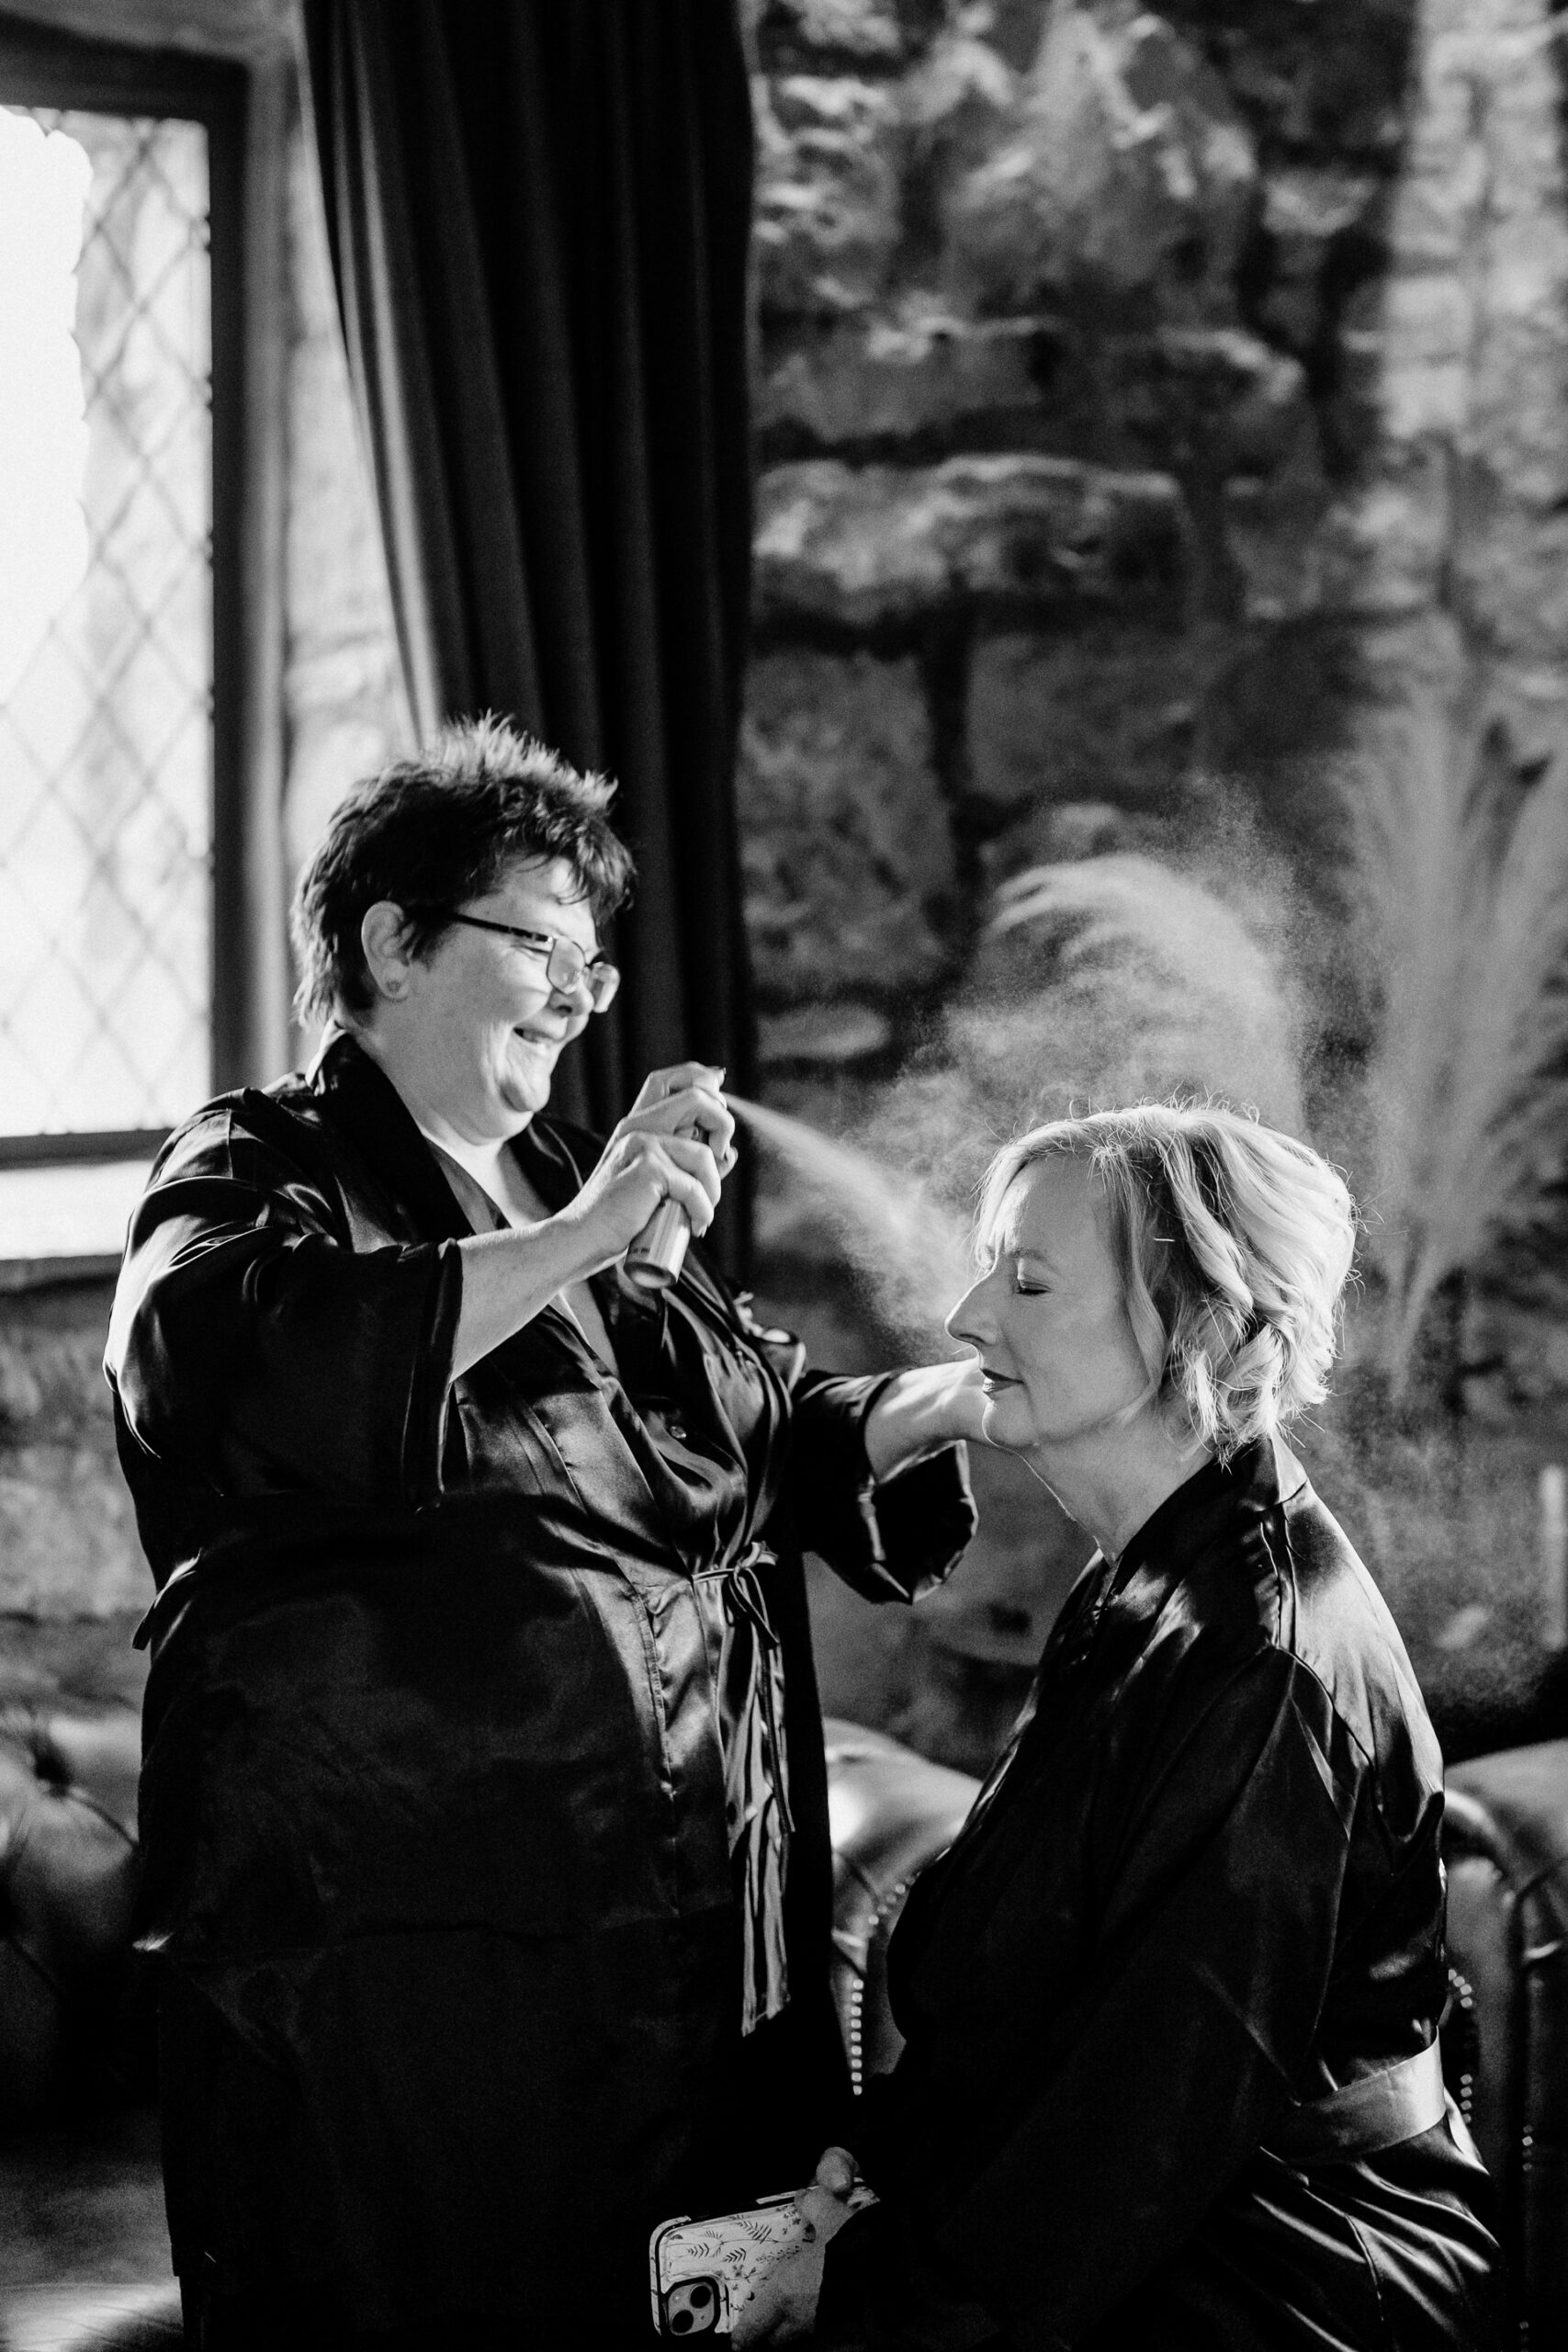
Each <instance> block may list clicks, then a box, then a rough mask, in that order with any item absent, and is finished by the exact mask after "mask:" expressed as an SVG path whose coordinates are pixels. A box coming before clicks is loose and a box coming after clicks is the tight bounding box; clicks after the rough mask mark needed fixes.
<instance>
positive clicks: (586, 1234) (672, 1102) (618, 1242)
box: [560, 1062, 735, 1275]
mask: <svg viewBox="0 0 1568 2352" xmlns="http://www.w3.org/2000/svg"><path fill="white" fill-rule="evenodd" d="M723 1082H724V1072H723V1070H722V1069H715V1068H714V1067H713V1065H712V1064H711V1063H708V1062H677V1063H675V1064H674V1066H673V1067H672V1068H671V1069H658V1070H654V1071H653V1072H652V1073H651V1075H650V1076H649V1078H647V1079H646V1080H644V1082H643V1085H642V1089H641V1091H640V1092H639V1093H638V1095H637V1101H636V1102H635V1103H633V1105H632V1107H631V1109H630V1110H629V1111H628V1112H627V1113H626V1117H625V1118H624V1119H623V1120H622V1121H621V1122H620V1124H619V1125H618V1126H617V1127H616V1128H615V1130H614V1132H613V1134H612V1135H611V1136H610V1139H609V1141H608V1143H606V1145H605V1147H604V1152H603V1155H602V1156H601V1158H600V1160H599V1164H598V1166H597V1167H596V1168H595V1169H594V1170H593V1172H592V1175H591V1176H590V1177H589V1179H588V1181H587V1182H586V1183H585V1184H584V1185H583V1187H582V1190H581V1192H580V1193H578V1195H577V1198H576V1199H575V1200H574V1201H573V1202H572V1203H571V1205H570V1207H569V1208H566V1209H563V1210H562V1211H561V1212H560V1222H561V1223H562V1225H563V1226H565V1227H569V1228H570V1230H571V1232H572V1234H573V1236H574V1238H575V1239H576V1240H577V1241H578V1242H579V1243H580V1245H581V1253H582V1262H581V1265H580V1266H579V1268H578V1270H577V1271H578V1273H579V1274H580V1275H584V1274H592V1273H597V1272H598V1271H599V1269H600V1268H601V1267H602V1266H608V1265H613V1264H614V1263H615V1260H616V1259H617V1258H618V1257H620V1255H621V1253H622V1251H623V1250H626V1248H627V1246H628V1245H629V1244H630V1243H631V1242H633V1241H635V1240H636V1238H637V1235H638V1234H639V1233H640V1232H641V1231H642V1228H643V1227H644V1226H645V1225H646V1224H647V1223H648V1220H649V1217H650V1216H652V1215H653V1213H654V1211H655V1209H657V1208H658V1206H659V1205H660V1202H661V1201H666V1200H671V1201H676V1202H678V1203H679V1204H680V1205H681V1207H682V1208H683V1209H684V1210H685V1212H686V1215H687V1216H688V1217H689V1218H690V1219H691V1224H692V1230H693V1232H694V1233H705V1232H706V1231H707V1228H708V1227H709V1226H710V1225H711V1224H712V1222H713V1213H714V1211H715V1209H716V1207H717V1206H718V1198H719V1190H720V1187H721V1185H722V1183H723V1181H724V1179H725V1177H726V1176H728V1173H729V1171H730V1170H731V1169H732V1168H733V1167H734V1165H735V1143H734V1137H735V1121H734V1118H733V1117H732V1116H731V1114H730V1111H729V1106H728V1103H726V1102H725V1100H724V1097H723V1096H722V1094H720V1092H719V1091H718V1090H719V1088H720V1086H721V1085H722V1084H723Z"/></svg>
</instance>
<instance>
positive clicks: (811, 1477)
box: [781, 1373, 978, 1600]
mask: <svg viewBox="0 0 1568 2352" xmlns="http://www.w3.org/2000/svg"><path fill="white" fill-rule="evenodd" d="M893 1376H894V1375H893V1374H882V1375H880V1376H877V1377H873V1378H870V1379H860V1380H855V1379H845V1378H840V1377H837V1376H835V1375H834V1374H829V1373H806V1374H803V1375H802V1376H801V1377H800V1378H799V1379H798V1380H797V1381H796V1383H795V1388H794V1392H793V1396H792V1399H791V1405H792V1420H791V1429H790V1442H789V1458H788V1464H787V1467H786V1470H785V1474H784V1492H783V1496H782V1498H781V1505H782V1509H783V1510H784V1512H785V1513H786V1514H787V1516H788V1520H789V1523H790V1525H791V1526H792V1528H793V1532H794V1536H795V1541H796V1542H797V1543H798V1544H799V1545H800V1547H801V1548H802V1550H804V1551H807V1552H815V1553H817V1554H818V1555H819V1556H820V1557H821V1558H822V1559H824V1560H826V1561H827V1563H828V1566H829V1567H830V1568H832V1569H833V1570H834V1572H835V1573H836V1574H837V1575H839V1576H840V1577H842V1578H843V1579H844V1582H845V1583H846V1584H848V1585H851V1586H852V1587H853V1589H855V1590H856V1591H857V1592H859V1593H860V1594H862V1595H863V1598H865V1599H866V1600H919V1598H920V1596H921V1595H922V1594H923V1593H927V1592H931V1591H932V1590H933V1589H935V1587H936V1586H938V1585H939V1584H941V1583H942V1581H943V1579H944V1578H945V1577H947V1576H949V1575H950V1574H951V1572H952V1570H953V1567H954V1566H956V1565H957V1563H958V1561H959V1560H960V1559H962V1557H963V1555H964V1551H965V1549H966V1548H967V1546H968V1544H969V1541H970V1538H971V1537H972V1536H973V1534H974V1532H975V1529H976V1525H977V1523H978V1522H977V1519H976V1510H975V1499H974V1497H973V1495H972V1494H971V1493H970V1490H969V1457H968V1453H967V1450H966V1449H965V1448H964V1446H963V1445H962V1444H956V1445H949V1446H943V1447H942V1450H941V1451H940V1452H939V1453H932V1454H928V1455H927V1456H926V1457H925V1458H924V1460H922V1461H919V1462H916V1463H913V1464H910V1466H909V1467H908V1469H907V1470H901V1471H899V1472H898V1473H897V1475H896V1476H893V1477H891V1478H885V1479H882V1480H881V1481H878V1480H877V1479H876V1477H875V1476H874V1474H873V1471H872V1467H871V1463H870V1460H869V1458H868V1457H867V1454H866V1450H865V1424H866V1421H867V1419H868V1418H869V1416H870V1413H871V1409H872V1408H873V1406H874V1404H875V1403H876V1400H877V1398H878V1397H880V1396H881V1394H882V1392H883V1390H884V1389H885V1388H886V1385H887V1383H888V1381H889V1379H891V1378H892V1377H893Z"/></svg>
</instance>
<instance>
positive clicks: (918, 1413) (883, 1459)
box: [865, 1372, 950, 1480]
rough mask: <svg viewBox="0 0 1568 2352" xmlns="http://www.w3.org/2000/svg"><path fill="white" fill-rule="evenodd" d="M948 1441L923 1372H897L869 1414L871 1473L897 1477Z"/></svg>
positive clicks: (867, 1435)
mask: <svg viewBox="0 0 1568 2352" xmlns="http://www.w3.org/2000/svg"><path fill="white" fill-rule="evenodd" d="M948 1442H950V1441H949V1434H948V1431H947V1430H946V1429H945V1428H944V1427H943V1426H942V1420H941V1417H940V1414H939V1413H938V1411H937V1410H936V1409H935V1403H934V1400H933V1399H932V1398H931V1397H930V1396H929V1395H928V1394H927V1393H926V1383H925V1381H924V1379H923V1378H922V1375H921V1374H919V1372H899V1373H895V1374H894V1375H893V1378H892V1379H891V1380H890V1381H889V1382H888V1384H887V1385H886V1388H884V1390H883V1392H882V1394H881V1396H880V1397H878V1398H877V1400H876V1402H875V1404H874V1406H873V1407H872V1408H871V1411H870V1412H869V1413H868V1414H867V1416H866V1423H865V1452H866V1459H867V1461H868V1462H869V1463H870V1464H871V1474H872V1476H873V1477H874V1478H876V1479H878V1480H881V1479H883V1478H891V1477H895V1476H897V1473H898V1472H899V1471H900V1470H908V1469H912V1468H913V1466H914V1464H916V1463H917V1462H919V1460H920V1459H921V1458H922V1456H924V1455H925V1454H928V1453H935V1452H936V1451H937V1449H938V1448H939V1447H941V1446H943V1445H946V1444H947V1443H948Z"/></svg>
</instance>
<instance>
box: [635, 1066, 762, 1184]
mask: <svg viewBox="0 0 1568 2352" xmlns="http://www.w3.org/2000/svg"><path fill="white" fill-rule="evenodd" d="M723 1084H724V1072H723V1070H722V1069H718V1068H717V1067H716V1065H714V1064H712V1063H708V1062H676V1063H675V1064H674V1065H673V1066H672V1067H671V1069H658V1070H655V1071H653V1073H652V1074H651V1076H650V1077H649V1078H647V1079H645V1080H644V1081H643V1085H642V1089H641V1091H640V1092H639V1093H638V1095H637V1101H636V1102H635V1103H633V1105H632V1107H631V1109H630V1110H629V1111H628V1112H627V1114H626V1117H625V1118H624V1119H623V1120H622V1121H621V1123H620V1125H619V1126H618V1127H617V1128H616V1129H615V1133H616V1135H617V1136H619V1135H634V1134H636V1135H649V1134H651V1135H667V1136H673V1135H680V1134H682V1133H683V1132H687V1131H689V1130H690V1129H692V1128H695V1129H696V1130H697V1131H698V1133H699V1134H700V1135H701V1136H702V1138H703V1140H704V1142H705V1143H706V1144H707V1146H708V1148H709V1149H710V1150H711V1151H712V1152H713V1155H714V1157H715V1159H716V1160H718V1161H719V1162H720V1163H721V1165H722V1164H723V1163H724V1162H725V1161H727V1160H728V1165H729V1167H733V1166H734V1163H735V1117H734V1114H733V1113H732V1112H731V1110H730V1108H729V1105H728V1103H726V1101H725V1100H724V1096H723V1094H722V1093H721V1091H720V1089H721V1088H722V1086H723ZM725 1172H726V1173H727V1174H728V1168H726V1170H725Z"/></svg>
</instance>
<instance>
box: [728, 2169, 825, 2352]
mask: <svg viewBox="0 0 1568 2352" xmlns="http://www.w3.org/2000/svg"><path fill="white" fill-rule="evenodd" d="M854 2185H855V2160H854V2158H853V2156H852V2155H851V2154H850V2152H849V2150H848V2149H847V2148H829V2149H827V2150H826V2151H825V2152H824V2154H823V2155H822V2157H821V2160H820V2162H819V2163H818V2166H817V2177H816V2179H815V2180H814V2181H813V2182H812V2184H811V2187H810V2188H807V2189H803V2190H802V2191H801V2194H800V2196H799V2197H798V2198H797V2199H796V2200H795V2201H796V2203H797V2204H798V2205H799V2207H800V2210H801V2211H802V2213H804V2215H805V2216H806V2221H807V2236H806V2239H805V2241H804V2242H803V2244H801V2245H798V2246H797V2247H796V2248H795V2252H794V2253H793V2254H789V2255H786V2256H785V2257H784V2260H783V2261H782V2262H781V2263H779V2264H777V2265H776V2266H775V2267H774V2268H773V2269H772V2270H770V2271H769V2273H768V2275H767V2277H766V2278H764V2280H763V2281H762V2283H761V2286H760V2287H759V2288H758V2290H757V2291H756V2293H755V2294H754V2295H753V2296H752V2297H751V2300H750V2302H748V2303H744V2304H742V2306H741V2308H740V2310H739V2312H737V2313H736V2318H735V2333H734V2335H733V2336H732V2338H731V2341H732V2342H733V2343H734V2345H735V2346H736V2347H737V2352H746V2347H747V2346H749V2345H773V2344H796V2343H798V2342H799V2341H800V2340H801V2338H802V2337H803V2336H807V2335H810V2333H811V2330H812V2327H813V2326H814V2324H815V2323H816V2319H817V2305H818V2301H819V2299H820V2297H821V2293H822V2270H823V2266H824V2263H825V2261H826V2259H827V2254H828V2246H829V2242H830V2240H832V2239H833V2238H835V2237H837V2236H838V2233H839V2232H840V2230H841V2229H842V2228H843V2226H844V2223H845V2222H847V2221H848V2220H849V2219H850V2218H851V2215H852V2213H853V2211H854V2210H855V2209H854V2207H853V2206H852V2204H851V2202H850V2192H851V2190H852V2188H854Z"/></svg>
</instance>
